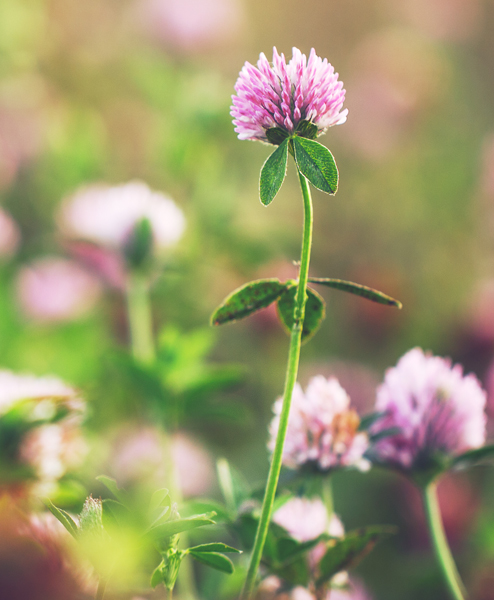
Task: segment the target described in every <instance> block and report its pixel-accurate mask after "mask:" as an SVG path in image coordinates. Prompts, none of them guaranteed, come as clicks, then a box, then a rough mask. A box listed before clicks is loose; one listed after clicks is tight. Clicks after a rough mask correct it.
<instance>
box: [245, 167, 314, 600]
mask: <svg viewBox="0 0 494 600" xmlns="http://www.w3.org/2000/svg"><path fill="white" fill-rule="evenodd" d="M299 179H300V187H301V188H302V196H303V199H304V232H303V237H302V252H301V257H300V271H299V280H298V288H297V295H296V298H295V312H294V319H293V327H292V331H291V335H290V349H289V352H288V364H287V369H286V376H285V390H284V393H283V407H282V409H281V414H280V423H279V428H278V434H277V436H276V444H275V447H274V451H273V456H272V459H271V467H270V469H269V475H268V481H267V483H266V491H265V493H264V500H263V503H262V510H261V518H260V519H259V525H258V527H257V533H256V539H255V541H254V548H253V550H252V555H251V559H250V565H249V570H248V572H247V578H246V580H245V585H244V589H243V592H242V598H244V599H248V598H251V597H252V594H253V591H254V587H255V584H256V578H257V571H258V569H259V564H260V562H261V557H262V551H263V549H264V543H265V541H266V536H267V533H268V527H269V522H270V521H271V513H272V511H273V502H274V497H275V494H276V488H277V486H278V479H279V476H280V470H281V463H282V457H283V445H284V443H285V436H286V430H287V427H288V415H289V412H290V404H291V400H292V394H293V388H294V386H295V382H296V381H297V373H298V363H299V358H300V346H301V341H302V328H303V324H304V315H305V302H306V297H307V294H306V289H307V279H308V276H309V261H310V250H311V244H312V220H313V217H312V199H311V196H310V190H309V183H308V181H307V179H306V178H305V177H304V176H303V175H302V174H301V173H300V172H299Z"/></svg>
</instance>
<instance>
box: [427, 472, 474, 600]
mask: <svg viewBox="0 0 494 600" xmlns="http://www.w3.org/2000/svg"><path fill="white" fill-rule="evenodd" d="M436 488H437V484H436V483H435V482H432V483H429V484H428V485H427V486H426V487H425V488H423V490H422V497H423V501H424V508H425V515H426V519H427V525H428V527H429V532H430V535H431V540H432V545H433V547H434V552H435V555H436V558H437V561H438V563H439V566H440V567H441V571H442V574H443V577H444V581H445V583H446V586H447V588H448V590H449V593H450V596H451V598H452V599H453V600H465V599H466V592H465V588H464V586H463V583H462V581H461V578H460V575H459V573H458V570H457V568H456V565H455V561H454V559H453V556H452V554H451V550H450V548H449V545H448V540H447V538H446V533H445V531H444V526H443V522H442V519H441V512H440V509H439V502H438V499H437V489H436Z"/></svg>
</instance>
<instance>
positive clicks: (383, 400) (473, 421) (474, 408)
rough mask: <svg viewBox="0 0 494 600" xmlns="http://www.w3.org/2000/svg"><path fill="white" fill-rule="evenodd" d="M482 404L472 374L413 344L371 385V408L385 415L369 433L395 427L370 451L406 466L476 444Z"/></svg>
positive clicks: (481, 435) (480, 438) (481, 437)
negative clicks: (373, 404)
mask: <svg viewBox="0 0 494 600" xmlns="http://www.w3.org/2000/svg"><path fill="white" fill-rule="evenodd" d="M485 405H486V393H485V392H484V390H483V389H482V387H481V386H480V383H479V381H478V380H477V378H476V377H475V375H472V374H470V375H463V369H462V367H461V366H460V365H452V364H451V361H450V360H448V359H444V358H440V357H438V356H432V355H431V354H428V353H427V354H424V352H423V351H422V350H421V349H420V348H414V349H413V350H410V351H409V352H407V353H406V354H405V355H404V356H403V357H402V358H401V359H400V360H399V361H398V364H397V365H396V367H393V368H391V369H388V371H387V372H386V376H385V378H384V382H383V383H382V384H381V385H380V386H379V388H378V390H377V400H376V410H377V411H378V412H384V413H385V416H384V417H383V418H382V419H380V420H379V421H378V422H377V423H376V424H375V425H374V427H373V429H372V431H373V433H379V432H381V431H384V430H386V429H391V428H396V429H398V430H400V433H397V434H396V435H391V436H388V437H385V438H383V439H381V440H380V441H378V442H377V443H376V445H375V447H374V452H375V454H376V457H377V459H378V460H379V461H380V462H384V463H388V464H390V465H393V466H395V467H397V468H399V469H401V470H405V471H411V470H414V469H421V468H429V467H431V466H433V465H434V464H435V460H437V459H440V458H441V457H448V456H455V455H458V454H461V453H463V452H465V451H466V450H469V449H472V448H478V447H479V446H482V445H483V444H484V442H485V428H486V415H485V412H484V409H485Z"/></svg>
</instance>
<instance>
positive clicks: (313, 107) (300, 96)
mask: <svg viewBox="0 0 494 600" xmlns="http://www.w3.org/2000/svg"><path fill="white" fill-rule="evenodd" d="M235 91H236V93H237V95H234V96H232V101H233V106H232V107H231V113H230V114H231V115H232V117H233V124H234V125H235V131H236V133H237V134H238V137H239V139H241V140H260V141H262V142H268V143H274V144H279V143H281V141H282V139H283V137H287V136H292V135H294V134H295V133H297V134H298V135H301V136H302V137H310V138H312V139H313V138H315V137H316V136H317V135H320V134H322V133H324V132H325V131H326V129H328V127H331V126H332V125H340V124H341V123H344V122H345V121H346V117H347V113H348V110H346V109H345V110H342V107H343V101H344V100H345V90H344V89H343V83H342V82H341V81H338V73H335V72H334V68H333V67H332V65H331V64H330V63H329V62H328V61H327V59H322V58H320V57H319V56H317V55H316V52H315V50H314V49H312V50H311V51H310V54H309V58H308V59H307V57H306V56H305V54H302V52H300V50H298V48H293V55H292V58H291V60H290V61H289V62H288V64H287V62H286V60H285V56H284V55H283V54H281V55H279V54H278V51H277V50H276V48H273V63H272V64H270V63H269V61H268V59H267V58H266V56H265V55H264V53H261V54H260V56H259V60H258V61H257V67H255V66H254V65H251V64H250V63H249V62H246V63H245V65H244V66H243V68H242V70H241V71H240V75H239V78H238V80H237V83H236V84H235ZM274 128H279V129H281V130H282V132H278V133H281V137H279V136H278V137H275V136H274V135H272V134H271V133H270V132H269V130H271V129H274Z"/></svg>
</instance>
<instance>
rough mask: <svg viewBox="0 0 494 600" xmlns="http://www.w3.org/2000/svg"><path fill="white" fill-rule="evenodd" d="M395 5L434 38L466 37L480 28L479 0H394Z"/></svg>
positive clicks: (454, 39) (468, 37)
mask: <svg viewBox="0 0 494 600" xmlns="http://www.w3.org/2000/svg"><path fill="white" fill-rule="evenodd" d="M391 3H392V7H393V9H394V10H395V11H399V12H401V14H402V15H403V16H404V17H405V18H406V19H407V20H408V21H409V23H411V24H412V25H413V26H414V27H415V28H417V29H418V30H419V31H420V32H421V33H425V34H426V35H428V36H430V37H431V38H433V39H437V40H448V41H463V40H467V39H471V38H472V37H473V36H474V35H475V34H476V33H477V32H478V31H479V29H480V17H481V9H480V3H479V0H401V2H395V1H394V0H391Z"/></svg>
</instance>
